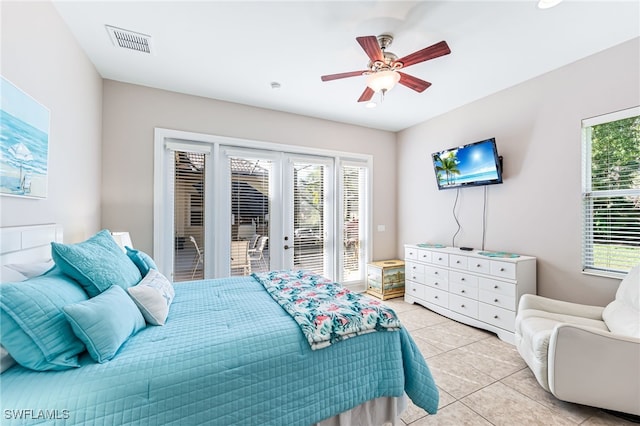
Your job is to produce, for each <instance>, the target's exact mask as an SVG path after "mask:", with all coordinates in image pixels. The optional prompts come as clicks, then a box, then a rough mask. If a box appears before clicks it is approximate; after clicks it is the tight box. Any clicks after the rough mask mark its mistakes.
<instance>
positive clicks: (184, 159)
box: [173, 151, 206, 281]
mask: <svg viewBox="0 0 640 426" xmlns="http://www.w3.org/2000/svg"><path fill="white" fill-rule="evenodd" d="M173 154H174V155H173V157H174V179H173V185H174V187H173V200H174V230H175V242H174V262H173V269H174V271H173V279H174V281H186V280H191V279H203V278H204V261H203V260H204V259H203V257H202V253H203V251H204V250H203V249H204V217H205V216H204V215H205V211H204V197H205V179H204V177H205V161H206V155H205V153H203V152H190V151H174V152H173ZM191 237H193V238H194V239H195V243H194V242H193V241H191ZM196 245H197V248H196ZM198 250H200V255H199V254H198Z"/></svg>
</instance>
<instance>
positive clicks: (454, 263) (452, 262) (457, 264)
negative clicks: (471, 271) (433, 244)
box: [449, 254, 469, 269]
mask: <svg viewBox="0 0 640 426" xmlns="http://www.w3.org/2000/svg"><path fill="white" fill-rule="evenodd" d="M468 262H469V258H468V257H467V256H458V255H457V254H452V255H449V266H451V267H452V268H456V269H467V264H468Z"/></svg>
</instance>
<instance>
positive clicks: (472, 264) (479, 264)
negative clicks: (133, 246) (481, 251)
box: [467, 257, 491, 275]
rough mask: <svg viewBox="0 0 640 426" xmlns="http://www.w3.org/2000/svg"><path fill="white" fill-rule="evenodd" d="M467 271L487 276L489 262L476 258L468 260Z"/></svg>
mask: <svg viewBox="0 0 640 426" xmlns="http://www.w3.org/2000/svg"><path fill="white" fill-rule="evenodd" d="M467 269H468V270H469V271H471V272H478V273H480V274H487V275H489V274H490V273H491V261H490V260H489V259H479V258H476V257H473V258H469V261H468V262H467Z"/></svg>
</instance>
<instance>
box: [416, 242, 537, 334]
mask: <svg viewBox="0 0 640 426" xmlns="http://www.w3.org/2000/svg"><path fill="white" fill-rule="evenodd" d="M404 250H405V280H406V282H405V296H404V298H405V301H406V302H408V303H418V304H420V305H422V306H425V307H427V308H429V309H431V310H432V311H434V312H437V313H439V314H441V315H444V316H447V317H449V318H451V319H454V320H456V321H460V322H462V323H465V324H469V325H471V326H474V327H478V328H482V329H485V330H489V331H491V332H494V333H496V334H497V335H498V337H499V338H500V339H502V340H504V341H506V342H509V343H511V344H513V343H514V330H515V318H516V311H517V309H518V301H519V300H520V296H522V295H523V294H525V293H531V294H535V293H536V258H535V257H531V256H521V255H517V254H512V253H504V252H489V251H477V250H469V251H465V250H461V249H460V248H457V247H445V246H443V245H440V244H407V245H405V249H404Z"/></svg>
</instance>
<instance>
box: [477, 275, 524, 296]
mask: <svg viewBox="0 0 640 426" xmlns="http://www.w3.org/2000/svg"><path fill="white" fill-rule="evenodd" d="M479 287H480V290H487V291H491V292H493V293H499V294H504V295H505V296H511V297H516V285H515V284H511V283H506V282H504V281H498V280H492V279H490V278H480V280H479Z"/></svg>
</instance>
